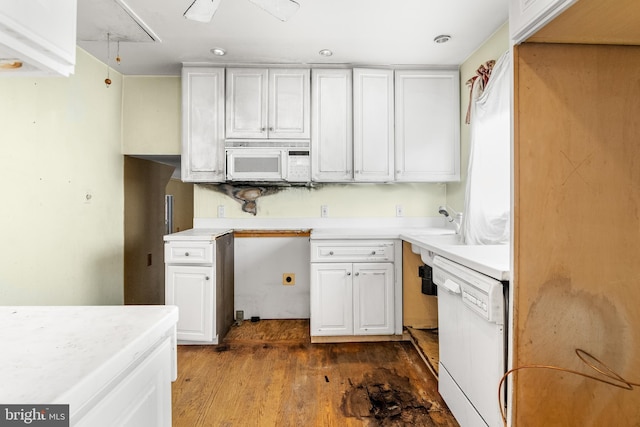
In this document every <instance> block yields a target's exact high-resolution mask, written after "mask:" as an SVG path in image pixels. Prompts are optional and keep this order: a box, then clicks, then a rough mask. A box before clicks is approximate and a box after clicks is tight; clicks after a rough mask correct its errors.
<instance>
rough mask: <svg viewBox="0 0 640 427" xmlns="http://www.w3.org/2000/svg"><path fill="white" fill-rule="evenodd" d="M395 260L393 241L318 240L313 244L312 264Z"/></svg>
mask: <svg viewBox="0 0 640 427" xmlns="http://www.w3.org/2000/svg"><path fill="white" fill-rule="evenodd" d="M393 260H394V242H393V241H391V240H375V241H371V240H339V241H336V240H316V241H312V242H311V262H359V261H366V262H386V261H393Z"/></svg>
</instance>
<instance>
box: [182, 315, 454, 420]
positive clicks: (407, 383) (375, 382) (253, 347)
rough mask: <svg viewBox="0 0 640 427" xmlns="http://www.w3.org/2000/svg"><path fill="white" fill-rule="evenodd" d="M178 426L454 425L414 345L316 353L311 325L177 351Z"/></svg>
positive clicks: (255, 329)
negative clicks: (310, 329)
mask: <svg viewBox="0 0 640 427" xmlns="http://www.w3.org/2000/svg"><path fill="white" fill-rule="evenodd" d="M172 390H173V391H172V393H173V425H174V426H182V427H194V426H224V427H231V426H234V427H235V426H242V427H244V426H256V427H258V426H259V427H266V426H278V427H287V426H296V427H297V426H322V427H327V426H336V427H337V426H451V427H455V426H458V424H457V422H456V421H455V419H454V418H453V416H452V415H451V413H450V412H449V410H448V408H447V407H446V405H445V404H444V402H443V401H442V399H441V398H440V396H439V394H438V393H437V382H436V380H435V379H434V377H433V375H432V374H431V372H430V371H429V369H428V368H427V367H426V366H425V363H424V362H423V360H422V359H421V358H420V356H419V355H418V353H417V351H416V350H415V348H414V347H413V345H412V344H411V343H410V342H402V341H398V342H388V343H341V344H311V342H310V338H309V321H308V320H261V321H259V322H256V323H251V322H247V321H245V322H244V323H243V324H242V325H241V326H233V327H232V329H231V331H230V332H229V334H228V335H227V337H226V338H225V339H224V341H223V343H222V344H221V345H218V346H179V347H178V379H177V381H176V382H175V383H173V387H172Z"/></svg>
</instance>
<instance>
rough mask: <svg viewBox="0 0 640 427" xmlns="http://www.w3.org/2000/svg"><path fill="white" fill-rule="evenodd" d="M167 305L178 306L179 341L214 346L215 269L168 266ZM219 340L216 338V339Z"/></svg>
mask: <svg viewBox="0 0 640 427" xmlns="http://www.w3.org/2000/svg"><path fill="white" fill-rule="evenodd" d="M165 280H166V294H165V304H167V305H176V306H178V309H179V312H180V316H179V320H178V326H177V336H178V340H183V341H194V342H198V341H202V342H211V341H212V340H213V339H214V336H213V335H214V330H215V328H214V326H215V325H214V322H215V319H214V313H213V312H214V307H215V301H214V299H215V293H214V289H213V287H214V282H215V272H214V268H213V267H211V266H209V267H201V266H184V265H168V266H167V268H166V278H165ZM215 338H216V339H217V337H215Z"/></svg>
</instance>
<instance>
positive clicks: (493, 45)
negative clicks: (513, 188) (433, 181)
mask: <svg viewBox="0 0 640 427" xmlns="http://www.w3.org/2000/svg"><path fill="white" fill-rule="evenodd" d="M507 50H509V24H508V23H506V24H504V25H503V26H502V27H500V29H498V31H496V32H495V33H494V34H493V35H492V36H491V37H490V38H489V39H488V40H487V41H486V42H485V43H484V44H483V45H482V46H480V48H478V49H477V50H476V51H475V52H474V53H472V54H471V55H470V56H469V58H467V60H466V61H465V62H464V63H463V64H462V65H461V66H460V156H461V157H460V182H457V183H451V184H447V204H449V206H451V207H452V208H453V209H455V210H457V211H458V212H464V193H465V190H466V182H467V172H468V171H467V169H468V168H469V144H470V141H471V135H470V133H469V131H470V126H469V125H468V124H465V122H464V120H465V117H466V116H467V107H468V106H469V87H468V86H467V85H466V82H467V80H469V79H470V78H471V77H473V76H474V75H475V74H476V70H477V69H478V67H479V66H480V65H482V64H484V63H485V62H487V61H488V60H490V59H495V60H497V59H498V58H499V57H500V56H501V55H502V54H503V53H505V52H506V51H507Z"/></svg>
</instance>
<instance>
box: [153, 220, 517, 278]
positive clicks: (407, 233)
mask: <svg viewBox="0 0 640 427" xmlns="http://www.w3.org/2000/svg"><path fill="white" fill-rule="evenodd" d="M336 224H338V226H335V225H336ZM274 225H276V227H273V229H278V228H282V226H283V225H284V224H274ZM277 225H279V226H280V227H277ZM291 225H292V226H293V225H299V224H297V223H295V222H293V221H292V222H291ZM333 225H334V226H331V227H326V226H321V225H319V224H316V226H315V227H313V228H312V229H311V236H310V238H311V239H312V240H321V239H325V240H336V239H402V240H405V241H407V242H409V243H411V244H412V246H413V248H414V252H416V253H418V252H420V251H421V250H422V251H423V252H422V253H421V256H422V258H423V260H425V262H427V263H428V259H429V258H433V256H434V255H440V256H442V257H444V258H447V259H449V260H451V261H454V262H457V263H459V264H462V265H465V266H466V267H469V268H471V269H473V270H476V271H479V272H480V273H483V274H486V275H487V276H490V277H493V278H495V279H497V280H510V277H511V273H510V249H509V245H508V244H505V245H463V244H460V243H459V242H454V241H453V240H452V239H454V238H456V235H455V234H454V230H453V229H452V228H448V227H446V226H442V225H435V226H420V227H416V226H410V225H409V226H403V225H400V226H394V225H391V226H389V225H383V224H381V225H380V226H373V225H372V224H370V222H367V221H364V222H363V224H362V226H357V223H354V222H350V223H349V222H343V223H339V222H337V223H334V224H333ZM232 231H233V228H230V229H226V228H193V229H191V230H186V231H181V232H179V233H174V234H170V235H167V236H165V238H164V239H165V240H167V241H169V240H215V238H216V237H219V236H221V235H223V234H226V233H230V232H232Z"/></svg>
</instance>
